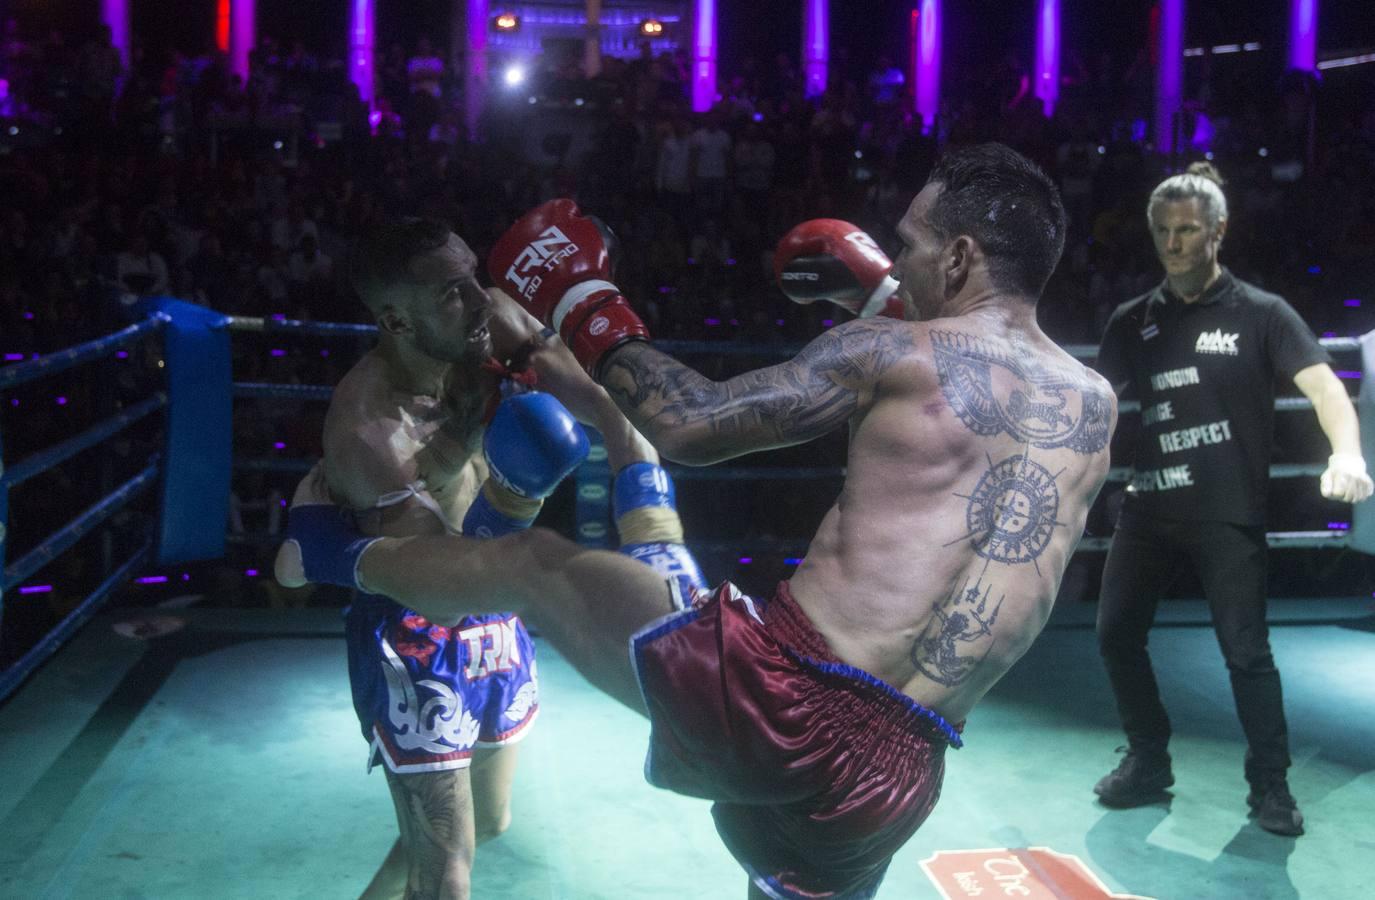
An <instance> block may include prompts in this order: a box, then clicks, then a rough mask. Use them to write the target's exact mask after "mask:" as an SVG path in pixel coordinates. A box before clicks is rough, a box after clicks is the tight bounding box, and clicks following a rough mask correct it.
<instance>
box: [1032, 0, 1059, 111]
mask: <svg viewBox="0 0 1375 900" xmlns="http://www.w3.org/2000/svg"><path fill="white" fill-rule="evenodd" d="M1036 96H1037V97H1038V98H1040V100H1041V108H1042V109H1043V110H1044V111H1045V114H1046V117H1047V118H1049V117H1050V116H1053V115H1055V102H1056V101H1057V100H1059V99H1060V0H1040V6H1039V8H1038V9H1037V12H1036Z"/></svg>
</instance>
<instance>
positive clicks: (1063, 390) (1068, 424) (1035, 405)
mask: <svg viewBox="0 0 1375 900" xmlns="http://www.w3.org/2000/svg"><path fill="white" fill-rule="evenodd" d="M931 348H932V352H933V354H934V356H935V360H936V372H937V374H938V376H939V378H940V385H941V392H942V393H944V394H945V399H946V402H947V403H949V404H950V408H951V409H953V410H954V411H955V415H957V416H959V419H960V421H961V422H963V423H964V425H965V427H966V428H968V429H969V430H970V431H972V432H974V433H975V434H980V435H988V436H992V435H996V434H1004V433H1005V434H1009V435H1011V436H1012V437H1013V438H1014V439H1016V440H1018V441H1021V442H1023V443H1028V444H1031V445H1032V446H1033V447H1037V448H1039V449H1042V450H1053V449H1055V448H1057V447H1067V448H1069V449H1070V450H1073V451H1074V452H1076V453H1084V454H1089V453H1097V452H1098V451H1099V450H1102V449H1103V448H1104V447H1106V446H1107V444H1108V427H1109V425H1110V424H1111V421H1112V401H1111V398H1110V397H1109V395H1108V394H1107V393H1106V392H1105V391H1101V390H1099V389H1098V388H1096V387H1095V386H1093V385H1092V384H1091V383H1089V382H1088V381H1086V380H1083V379H1080V378H1076V377H1074V376H1073V375H1072V374H1071V373H1068V372H1064V371H1059V370H1054V369H1044V368H1041V367H1038V366H1035V365H1031V364H1028V363H1027V362H1026V361H1025V360H1024V359H1019V358H1017V357H1015V356H1013V355H1010V354H1008V353H1007V352H1005V351H1003V350H1001V349H999V348H997V347H996V346H994V345H993V344H991V343H990V342H988V341H985V340H983V339H982V338H978V337H975V336H973V335H969V334H964V333H962V332H958V331H932V332H931ZM999 370H1001V372H1002V374H1003V378H1002V379H999V380H1000V381H1002V380H1012V381H1014V382H1015V383H1016V387H1014V388H1013V389H1012V391H1011V392H1010V393H1008V394H1007V395H1006V396H1002V394H1001V392H1000V391H999V390H997V389H996V387H995V383H994V381H995V379H994V376H995V374H999Z"/></svg>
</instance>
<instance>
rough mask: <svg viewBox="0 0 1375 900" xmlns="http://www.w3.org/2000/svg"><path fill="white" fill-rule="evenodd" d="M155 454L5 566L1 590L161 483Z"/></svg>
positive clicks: (26, 575) (43, 564)
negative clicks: (97, 499)
mask: <svg viewBox="0 0 1375 900" xmlns="http://www.w3.org/2000/svg"><path fill="white" fill-rule="evenodd" d="M160 456H161V454H156V453H155V454H153V456H151V457H150V458H149V461H148V466H147V467H146V468H145V469H144V470H143V471H142V472H139V473H138V474H137V475H135V476H134V477H133V478H130V479H129V480H128V481H126V482H124V483H123V484H122V485H120V486H119V487H117V488H115V489H114V490H113V491H111V492H110V493H109V494H106V495H105V496H104V497H103V498H101V499H100V500H99V501H97V502H96V503H94V504H92V505H91V506H89V507H87V508H86V509H85V510H84V511H83V512H81V513H80V514H79V515H77V517H76V518H74V519H72V520H71V521H70V522H68V523H67V524H66V525H64V526H62V527H61V528H59V529H58V530H57V531H55V532H53V533H52V534H50V535H49V536H48V537H47V538H45V539H44V540H43V541H42V542H40V543H39V544H38V546H37V547H34V548H33V549H32V550H30V551H29V552H28V553H26V554H24V555H23V556H22V557H20V558H19V559H17V560H15V561H14V562H13V563H11V564H10V565H8V566H6V567H5V574H4V578H3V579H0V593H7V592H8V591H9V590H10V589H11V588H13V587H14V586H15V585H17V584H19V582H21V581H23V580H24V579H26V578H28V577H29V576H30V575H32V574H33V573H34V572H37V571H38V570H39V569H41V568H43V567H44V566H45V565H47V564H48V563H50V562H52V560H53V559H54V558H56V556H57V555H58V554H59V553H61V552H63V551H64V550H66V549H68V548H69V547H71V546H72V544H75V543H76V542H77V541H79V540H80V539H81V538H82V537H84V536H85V535H86V534H88V533H89V532H90V531H91V529H93V528H95V527H96V526H97V525H99V524H100V523H102V522H104V521H105V520H106V519H108V518H109V517H110V516H112V515H114V514H115V513H116V512H118V511H119V510H121V509H123V508H124V507H125V506H127V505H128V504H129V502H130V501H132V500H133V499H134V498H135V497H137V496H138V495H139V494H141V493H143V492H144V491H146V490H148V489H149V488H150V487H152V486H153V485H154V484H156V483H157V478H158V475H159V474H160V469H161V467H160V466H159V461H160V460H159V457H160Z"/></svg>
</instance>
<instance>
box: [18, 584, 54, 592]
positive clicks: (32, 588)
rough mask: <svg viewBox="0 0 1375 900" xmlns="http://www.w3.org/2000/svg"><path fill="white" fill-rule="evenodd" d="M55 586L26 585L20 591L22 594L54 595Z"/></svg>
mask: <svg viewBox="0 0 1375 900" xmlns="http://www.w3.org/2000/svg"><path fill="white" fill-rule="evenodd" d="M52 589H53V586H52V585H50V584H26V585H24V586H23V587H21V588H20V589H19V593H20V594H49V593H52Z"/></svg>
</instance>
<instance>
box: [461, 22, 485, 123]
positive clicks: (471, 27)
mask: <svg viewBox="0 0 1375 900" xmlns="http://www.w3.org/2000/svg"><path fill="white" fill-rule="evenodd" d="M467 3H468V47H467V51H466V52H465V54H464V60H465V62H464V77H463V118H464V124H465V125H467V126H468V135H469V137H476V136H477V123H478V121H479V119H480V117H481V116H482V106H483V100H484V99H485V97H486V96H487V18H488V13H489V9H488V4H487V0H467Z"/></svg>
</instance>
